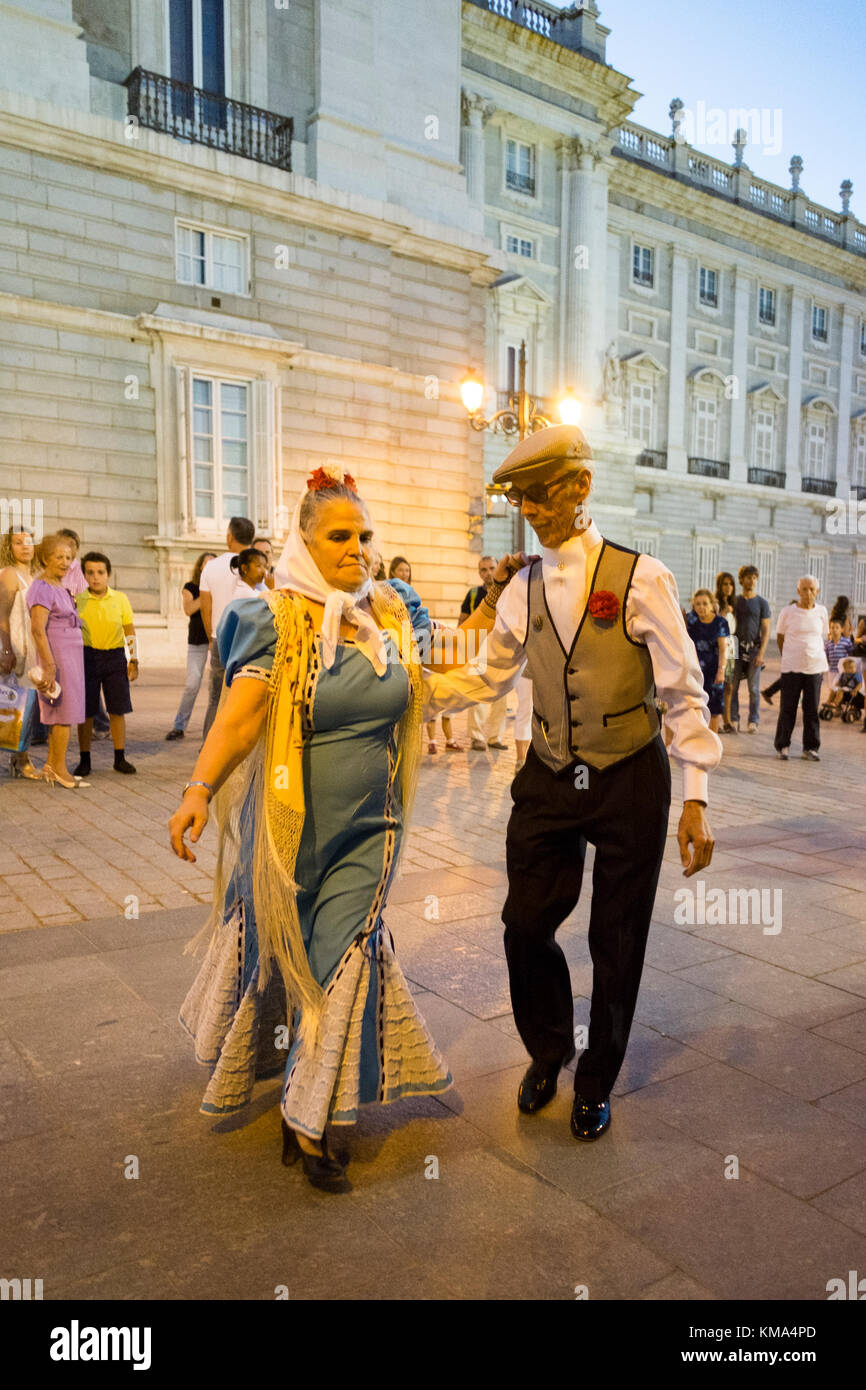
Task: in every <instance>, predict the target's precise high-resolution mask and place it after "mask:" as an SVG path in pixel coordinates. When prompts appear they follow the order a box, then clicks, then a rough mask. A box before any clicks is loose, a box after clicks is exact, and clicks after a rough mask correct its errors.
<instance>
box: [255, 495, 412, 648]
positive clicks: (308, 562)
mask: <svg viewBox="0 0 866 1390" xmlns="http://www.w3.org/2000/svg"><path fill="white" fill-rule="evenodd" d="M327 471H328V470H327V469H326V472H327ZM334 471H335V472H336V470H334ZM342 481H343V480H342V477H336V476H335V477H334V482H335V483H339V482H342ZM305 495H306V494H305V493H301V496H300V497H299V498H298V502H297V506H296V507H295V511H294V515H293V516H292V524H291V527H290V528H289V536H288V540H287V541H286V544H285V546H284V548H283V553H282V555H281V556H280V558H279V561H278V562H277V565H276V567H275V569H274V583H275V584H276V586H277V588H279V589H293V590H294V591H295V593H297V594H303V595H304V597H305V598H311V599H313V600H314V601H315V602H316V603H321V604H323V605H324V608H325V615H324V617H323V619H322V661H323V663H324V665H325V668H326V669H327V670H330V668H331V667H332V666H333V664H334V660H335V658H336V655H337V643H338V641H339V638H340V621H341V619H342V618H345V619H346V621H347V622H349V623H351V624H352V626H353V627H356V628H357V629H358V636H357V638H356V642H355V645H356V646H357V648H358V650H359V651H361V652H363V654H364V656H365V657H366V658H367V660H368V661H369V662H370V664H371V666H372V667H373V670H374V671H375V672H376V675H377V676H384V674H385V672H386V671H387V669H388V653H387V648H386V646H385V640H384V637H383V634H382V629H381V628H380V627H379V625H378V624H377V623H376V621H375V619H374V618H373V615H372V613H371V612H370V611H369V609H368V608H362V607H361V606H360V605H361V603H362V602H363V600H364V599H366V598H367V597H368V595H369V594H370V593H371V592H372V590H373V583H372V580H370V579H369V578H367V579H365V580H364V582H363V584H362V585H361V587H360V588H359V589H355V590H353V592H352V593H347V592H346V590H345V589H335V588H334V587H333V585H331V584H328V583H327V581H326V580H325V579H324V578H323V576H322V572H321V570H320V569H319V567H318V565H317V564H316V562H315V560H314V559H313V557H312V555H311V554H310V552H309V550H308V549H307V543H306V541H305V540H304V538H303V536H302V535H301V504H302V503H303V500H304V497H305Z"/></svg>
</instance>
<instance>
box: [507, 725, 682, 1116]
mask: <svg viewBox="0 0 866 1390" xmlns="http://www.w3.org/2000/svg"><path fill="white" fill-rule="evenodd" d="M588 773H589V777H588V786H586V787H580V786H575V780H576V779H575V769H574V768H569V769H567V770H566V771H565V772H561V773H554V772H552V771H551V770H550V769H549V768H548V767H547V766H546V765H545V764H544V763H542V761H541V759H540V758H539V757H538V756H537V754H536V753H535V750H534V749H533V748H530V750H529V756H528V757H527V759H526V762H525V763H524V765H523V768H522V769H521V771H520V772H519V773H518V774H517V776H516V777H515V779H514V782H513V783H512V787H511V795H512V799H513V801H514V809H513V810H512V812H511V818H510V820H509V822H508V834H507V840H506V861H507V867H508V897H507V898H506V901H505V906H504V908H503V910H502V920H503V922H504V923H505V955H506V959H507V961H508V975H509V982H510V986H511V1004H512V1008H513V1010H514V1020H515V1022H516V1024H517V1028H518V1031H519V1033H520V1036H521V1038H522V1039H523V1042H524V1045H525V1047H526V1049H527V1051H528V1052H529V1054H530V1055H531V1057H532V1058H533V1059H534V1060H535V1061H539V1062H558V1061H560V1060H561V1059H562V1058H564V1057H565V1056H566V1055H567V1053H568V1052H569V1051H570V1049H571V1047H572V1046H573V1043H574V1005H573V1001H572V993H571V977H570V975H569V971H568V965H567V963H566V960H565V956H564V955H563V953H562V950H561V948H560V947H559V945H558V944H557V942H556V939H555V937H556V930H557V928H558V927H559V926H561V924H562V922H563V921H564V920H565V918H566V917H568V916H569V914H570V913H571V912H572V911H573V910H574V907H575V905H576V903H577V901H578V898H579V897H580V889H581V883H582V880H583V864H584V858H585V855H586V846H587V844H588V843H589V844H592V845H594V846H595V864H594V866H593V873H592V910H591V912H590V919H589V951H590V955H591V957H592V965H593V976H592V1005H591V1010H590V1026H589V1045H588V1047H587V1048H586V1050H585V1051H584V1052H583V1053H582V1055H581V1056H580V1059H579V1061H578V1064H577V1070H576V1073H575V1083H574V1084H575V1090H577V1091H579V1092H580V1094H581V1095H582V1096H584V1097H585V1098H586V1099H587V1100H593V1101H598V1100H604V1099H605V1098H606V1097H607V1096H608V1095H610V1092H611V1090H612V1088H613V1084H614V1082H615V1081H616V1078H617V1076H618V1074H619V1070H620V1067H621V1066H622V1062H623V1058H624V1057H625V1050H626V1047H627V1045H628V1036H629V1031H630V1029H631V1023H632V1018H633V1016H634V1010H635V1004H636V1003H637V995H638V989H639V987H640V977H641V971H642V970H643V959H644V951H645V950H646V940H647V935H648V933H649V924H650V918H651V916H652V909H653V903H654V901H655V894H656V888H657V886H658V878H659V871H660V869H661V862H662V855H663V853H664V847H665V837H666V834H667V827H668V814H669V811H670V800H671V774H670V764H669V762H668V756H667V752H666V750H665V747H664V744H663V742H662V740H661V738H656V739H654V740H653V741H652V743H650V744H648V745H647V746H646V747H645V748H642V749H641V751H640V752H639V753H636V754H635V755H634V757H632V758H629V759H627V760H626V761H624V762H621V763H617V764H616V765H615V766H614V767H611V768H608V769H607V771H606V772H594V771H593V770H592V769H589V770H588Z"/></svg>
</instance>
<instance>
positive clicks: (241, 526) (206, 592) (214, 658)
mask: <svg viewBox="0 0 866 1390" xmlns="http://www.w3.org/2000/svg"><path fill="white" fill-rule="evenodd" d="M255 534H256V528H255V526H254V525H253V523H252V522H251V521H250V520H249V518H248V517H245V516H233V517H232V518H231V520H230V522H229V524H228V530H227V531H226V545H227V546H228V550H227V551H226V552H225V554H223V555H217V557H216V559H215V560H208V562H207V564H206V565H205V567H204V569H203V570H202V572H201V579H200V580H199V598H200V601H201V620H202V622H203V624H204V630H205V632H206V633H207V640H208V642H209V643H210V684H209V686H208V702H207V710H206V711H205V716H204V725H203V728H202V741H204V739H206V738H207V736H208V733H209V731H210V726H211V724H212V723H213V721H214V719H215V717H216V712H217V706H218V705H219V702H220V695H221V694H222V688H223V681H224V679H225V668H224V666H223V664H222V662H221V661H220V654H219V648H218V647H217V641H216V630H217V628H218V627H219V621H220V618H221V617H222V615H223V613H224V612H225V609H226V607H227V606H228V604H230V603H231V601H232V599H234V598H237V594H236V592H235V590H236V588H237V583H238V575H237V570H233V569H232V567H231V563H232V556H233V555H239V554H240V552H241V551H242V550H246V549H247V547H248V546H251V545H252V543H253V537H254V536H255Z"/></svg>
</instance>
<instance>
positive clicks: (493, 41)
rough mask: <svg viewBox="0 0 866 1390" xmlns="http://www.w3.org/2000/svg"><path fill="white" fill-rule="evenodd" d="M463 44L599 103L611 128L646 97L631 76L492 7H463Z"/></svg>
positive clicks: (502, 64)
mask: <svg viewBox="0 0 866 1390" xmlns="http://www.w3.org/2000/svg"><path fill="white" fill-rule="evenodd" d="M463 47H464V48H465V49H468V50H469V51H470V52H472V53H476V54H478V56H479V57H482V58H486V59H488V60H489V61H490V62H494V63H496V64H497V65H498V66H499V67H508V68H510V69H511V70H512V71H514V72H518V73H521V74H523V75H524V76H526V77H530V78H533V79H534V80H535V81H536V82H543V83H545V84H546V85H547V86H549V87H552V88H553V89H554V90H556V91H562V92H565V93H567V94H568V95H569V96H572V97H574V98H575V99H577V100H578V101H583V102H589V103H590V104H591V105H592V106H594V107H595V109H596V111H597V113H598V118H599V120H600V121H601V123H602V124H603V126H604V128H605V130H613V129H614V127H616V126H618V125H620V124H621V123H622V122H623V121H624V120H626V119H627V118H628V116H629V114H630V112H631V111H632V110H633V108H634V105H635V102H637V101H638V99H639V98H640V96H641V93H640V92H636V91H635V90H634V88H633V87H631V86H630V83H631V78H630V77H626V76H625V74H624V73H621V72H617V70H616V68H611V67H607V66H606V65H605V64H604V63H599V62H598V61H597V60H596V59H594V58H589V57H587V56H586V55H585V54H583V53H575V52H574V51H573V50H572V49H569V48H563V47H562V45H561V44H558V43H554V42H553V41H552V40H551V39H546V38H543V37H542V35H540V34H535V33H533V31H532V30H531V29H524V28H523V27H521V26H518V25H515V24H512V23H511V21H510V20H508V19H502V18H501V17H500V16H499V15H496V14H494V13H493V12H492V11H491V10H482V9H480V8H479V7H478V6H477V5H470V4H466V3H464V5H463Z"/></svg>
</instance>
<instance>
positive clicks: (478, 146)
mask: <svg viewBox="0 0 866 1390" xmlns="http://www.w3.org/2000/svg"><path fill="white" fill-rule="evenodd" d="M494 110H495V106H494V103H493V102H492V101H487V100H486V99H485V98H484V97H482V96H479V95H478V93H477V92H464V93H463V100H462V112H463V128H462V130H461V136H462V151H461V158H462V162H463V172H464V174H465V176H466V192H467V194H468V195H469V197H470V198H471V199H472V201H473V202H474V203H483V202H484V126H485V124H486V122H487V120H488V118H489V117H490V115H491V114H492V112H493V111H494Z"/></svg>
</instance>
